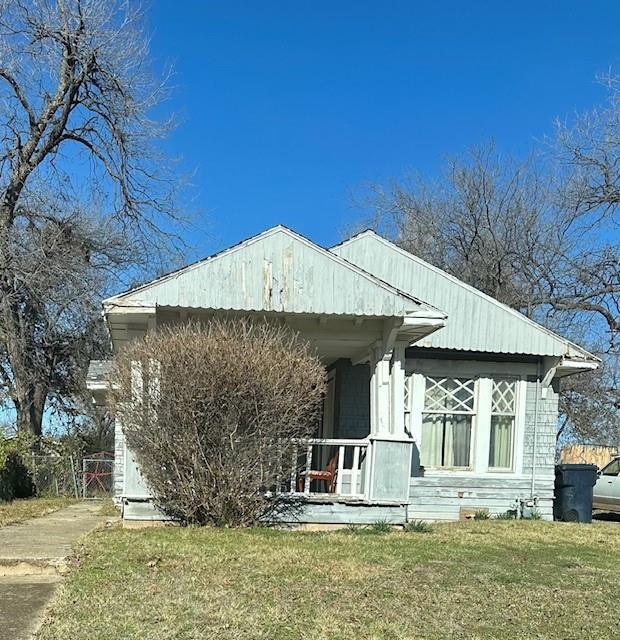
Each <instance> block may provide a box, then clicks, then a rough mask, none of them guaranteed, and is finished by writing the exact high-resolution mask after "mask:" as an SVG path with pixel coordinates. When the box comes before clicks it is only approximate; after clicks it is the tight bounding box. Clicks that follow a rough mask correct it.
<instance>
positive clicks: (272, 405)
mask: <svg viewBox="0 0 620 640" xmlns="http://www.w3.org/2000/svg"><path fill="white" fill-rule="evenodd" d="M113 386H114V388H115V391H114V400H115V404H116V410H117V411H118V414H119V417H120V418H121V422H122V424H123V428H124V433H125V436H126V439H127V443H128V445H129V447H130V448H131V449H132V450H133V451H134V453H135V455H136V459H137V461H138V463H139V465H140V467H141V470H142V473H143V474H144V476H145V479H146V480H147V482H148V484H149V485H150V488H151V490H152V491H153V493H154V496H155V498H156V501H157V503H158V504H159V506H161V507H162V508H163V509H164V511H166V512H167V513H168V514H170V515H171V516H173V517H175V518H178V519H180V520H181V521H183V522H186V523H195V524H213V525H219V526H248V525H253V524H257V523H259V522H261V521H262V519H263V518H264V517H265V516H267V515H268V514H270V513H271V514H273V513H274V512H278V511H280V510H282V509H286V508H290V506H291V505H290V502H288V501H287V498H286V496H285V495H283V494H280V493H279V492H277V491H274V490H275V489H277V485H278V482H279V481H280V482H282V485H283V486H284V485H285V483H288V481H289V474H290V465H291V460H292V457H293V456H294V450H295V449H294V447H295V445H294V443H293V440H295V439H296V440H299V439H303V438H307V437H309V436H310V435H311V434H312V433H313V432H314V430H315V428H316V426H317V425H318V421H319V418H320V411H321V401H322V397H323V393H324V389H325V370H324V368H323V366H322V365H321V362H320V360H319V359H318V357H317V356H316V355H315V354H314V351H313V350H312V348H311V347H310V345H309V344H307V343H305V342H303V341H301V340H300V339H299V337H298V336H297V335H296V334H294V333H292V332H291V331H290V330H289V329H287V328H286V327H284V326H283V325H281V324H272V323H268V322H266V321H262V322H251V321H249V320H214V321H211V322H209V323H206V324H203V325H199V324H189V325H185V326H180V327H173V328H163V329H162V330H158V331H157V332H155V333H152V334H149V335H147V337H146V338H145V339H144V340H143V341H139V342H135V343H133V344H131V345H130V346H128V347H127V348H126V349H125V350H124V351H123V352H122V353H121V354H119V356H118V358H117V372H116V379H115V381H114V385H113ZM141 389H142V391H141ZM128 400H131V401H130V402H128ZM283 469H284V470H285V471H284V472H283ZM283 475H284V476H286V477H281V476H283Z"/></svg>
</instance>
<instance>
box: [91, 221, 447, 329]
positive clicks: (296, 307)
mask: <svg viewBox="0 0 620 640" xmlns="http://www.w3.org/2000/svg"><path fill="white" fill-rule="evenodd" d="M115 305H118V306H127V307H132V306H140V305H143V306H156V307H181V308H186V309H197V308H200V309H221V310H231V311H232V310H234V311H259V312H260V311H262V312H284V313H304V314H325V315H327V314H336V315H350V316H367V317H372V316H380V317H404V316H410V315H415V316H424V317H429V318H438V319H443V318H445V313H443V312H441V311H439V310H438V309H435V308H434V307H432V306H430V305H428V304H426V303H424V302H422V301H421V300H419V299H418V298H416V297H415V296H414V295H413V294H411V293H409V292H404V291H400V290H398V289H397V288H396V287H394V286H392V285H390V284H388V283H386V282H383V281H382V280H381V279H379V278H378V277H377V276H376V275H374V274H372V273H369V272H368V271H367V270H364V269H363V268H362V267H360V266H357V265H354V264H351V263H349V262H347V261H346V260H344V259H342V258H341V257H339V256H337V255H336V254H335V253H332V252H330V251H328V250H326V249H323V248H322V247H319V246H318V245H316V244H314V243H313V242H311V241H310V240H308V239H306V238H304V237H303V236H300V235H299V234H297V233H295V232H293V231H291V230H290V229H287V228H286V227H282V226H277V227H274V228H272V229H269V230H267V231H265V232H263V233H261V234H259V235H257V236H254V237H253V238H250V239H248V240H245V241H244V242H241V243H240V244H238V245H235V246H234V247H231V248H230V249H226V250H225V251H223V252H221V253H219V254H216V255H214V256H211V257H209V258H206V259H205V260H201V261H200V262H197V263H195V264H193V265H190V266H188V267H185V268H183V269H180V270H179V271H175V272H174V273H171V274H168V275H166V276H163V277H161V278H159V279H157V280H154V281H153V282H150V283H148V284H146V285H143V286H141V287H137V288H136V289H132V290H131V291H128V292H126V293H123V294H120V295H117V296H114V297H112V298H108V299H107V300H105V301H104V306H105V307H106V308H107V309H110V308H111V307H112V306H115Z"/></svg>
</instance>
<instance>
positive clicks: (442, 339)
mask: <svg viewBox="0 0 620 640" xmlns="http://www.w3.org/2000/svg"><path fill="white" fill-rule="evenodd" d="M331 251H332V252H334V253H335V254H337V255H339V256H341V257H343V258H345V259H346V260H347V261H349V262H352V263H353V264H356V265H358V266H360V267H362V268H363V269H367V270H369V271H372V273H374V274H375V275H377V276H378V277H379V278H381V279H383V280H386V281H387V282H390V283H391V284H393V285H394V286H395V287H398V288H399V289H402V290H403V291H406V292H407V293H410V294H411V295H415V296H418V297H420V298H421V299H423V300H425V301H427V302H429V303H430V304H432V305H434V306H437V307H439V308H440V309H443V310H444V311H446V312H447V314H448V322H447V323H446V326H445V327H444V328H443V329H440V330H439V331H436V332H435V333H433V334H431V335H429V336H427V337H426V338H424V339H422V340H421V341H420V342H419V343H417V345H416V346H420V347H431V348H435V349H457V350H466V351H481V352H488V353H512V354H531V355H542V356H568V357H576V358H587V359H594V356H592V355H591V354H590V353H588V352H587V351H585V350H584V349H582V348H581V347H579V346H578V345H575V344H573V343H572V342H570V341H568V340H566V339H565V338H562V337H561V336H558V335H556V334H555V333H553V332H551V331H549V330H548V329H546V328H544V327H542V326H541V325H539V324H537V323H536V322H534V321H532V320H530V319H529V318H526V317H525V316H524V315H522V314H521V313H519V312H518V311H515V310H514V309H511V308H510V307H508V306H506V305H504V304H502V303H500V302H498V301H497V300H495V299H494V298H492V297H490V296H488V295H486V294H485V293H482V292H481V291H479V290H478V289H475V288H474V287H472V286H470V285H468V284H466V283H464V282H462V281H461V280H459V279H458V278H455V277H454V276H451V275H450V274H448V273H446V272H445V271H442V270H441V269H439V268H437V267H434V266H433V265H431V264H429V263H427V262H425V261H424V260H422V259H420V258H418V257H416V256H414V255H412V254H410V253H408V252H406V251H405V250H403V249H401V248H400V247H397V246H396V245H394V244H392V243H391V242H389V241H388V240H386V239H385V238H382V237H381V236H378V235H377V234H376V233H374V232H373V231H365V232H363V233H361V234H359V235H357V236H355V237H353V238H351V239H350V240H347V241H346V242H343V243H342V244H339V245H337V246H335V247H332V249H331Z"/></svg>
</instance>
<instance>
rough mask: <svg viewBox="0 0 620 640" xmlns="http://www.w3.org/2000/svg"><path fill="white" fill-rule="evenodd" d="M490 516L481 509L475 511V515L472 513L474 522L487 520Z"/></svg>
mask: <svg viewBox="0 0 620 640" xmlns="http://www.w3.org/2000/svg"><path fill="white" fill-rule="evenodd" d="M490 517H491V516H490V515H489V512H488V511H484V510H483V509H480V511H476V513H474V518H473V519H474V520H488V519H489V518H490Z"/></svg>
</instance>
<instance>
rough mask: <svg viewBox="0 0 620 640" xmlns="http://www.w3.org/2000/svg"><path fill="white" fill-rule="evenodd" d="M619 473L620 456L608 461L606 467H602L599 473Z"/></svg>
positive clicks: (606, 474)
mask: <svg viewBox="0 0 620 640" xmlns="http://www.w3.org/2000/svg"><path fill="white" fill-rule="evenodd" d="M619 474H620V458H618V459H617V460H614V461H613V462H610V463H609V464H608V465H607V466H606V467H603V470H602V471H601V475H603V476H618V475H619Z"/></svg>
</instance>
